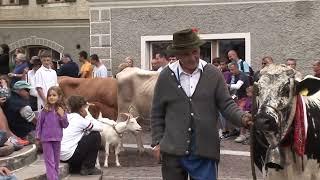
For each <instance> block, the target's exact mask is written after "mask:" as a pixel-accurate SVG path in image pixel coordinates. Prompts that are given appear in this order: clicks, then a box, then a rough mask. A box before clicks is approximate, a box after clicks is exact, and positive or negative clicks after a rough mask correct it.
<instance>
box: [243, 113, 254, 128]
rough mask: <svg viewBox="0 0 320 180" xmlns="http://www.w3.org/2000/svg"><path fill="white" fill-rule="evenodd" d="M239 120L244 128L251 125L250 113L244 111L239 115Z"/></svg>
mask: <svg viewBox="0 0 320 180" xmlns="http://www.w3.org/2000/svg"><path fill="white" fill-rule="evenodd" d="M241 122H242V125H243V126H244V127H245V128H247V129H248V128H250V127H251V126H252V125H253V120H252V115H251V114H250V113H245V114H244V115H243V116H242V117H241Z"/></svg>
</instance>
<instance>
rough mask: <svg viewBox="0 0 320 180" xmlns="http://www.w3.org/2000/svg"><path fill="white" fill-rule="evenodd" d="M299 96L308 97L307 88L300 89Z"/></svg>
mask: <svg viewBox="0 0 320 180" xmlns="http://www.w3.org/2000/svg"><path fill="white" fill-rule="evenodd" d="M299 94H300V95H301V96H308V94H309V90H308V88H304V89H302V90H301V91H300V92H299Z"/></svg>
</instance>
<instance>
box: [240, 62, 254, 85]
mask: <svg viewBox="0 0 320 180" xmlns="http://www.w3.org/2000/svg"><path fill="white" fill-rule="evenodd" d="M243 62H244V60H241V62H240V69H241V71H242V72H244V65H243ZM253 77H254V71H253V69H252V68H251V66H249V75H248V78H249V84H250V86H252V85H253V83H254V78H253Z"/></svg>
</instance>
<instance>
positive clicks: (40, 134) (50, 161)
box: [36, 86, 69, 180]
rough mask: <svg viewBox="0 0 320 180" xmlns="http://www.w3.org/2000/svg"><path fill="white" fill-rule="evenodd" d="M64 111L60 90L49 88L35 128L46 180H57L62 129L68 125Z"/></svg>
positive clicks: (54, 87) (55, 87)
mask: <svg viewBox="0 0 320 180" xmlns="http://www.w3.org/2000/svg"><path fill="white" fill-rule="evenodd" d="M65 110H66V106H65V103H64V101H63V93H62V90H61V89H60V88H59V87H57V86H53V87H51V88H49V90H48V95H47V102H46V105H45V107H44V109H43V110H42V111H41V113H40V115H39V118H38V122H37V128H36V133H37V134H36V138H37V139H38V140H40V142H41V143H42V148H43V157H44V161H45V164H46V170H47V179H48V180H58V179H59V176H58V174H59V161H60V143H61V139H62V128H66V127H67V126H68V124H69V123H68V120H67V115H66V112H65Z"/></svg>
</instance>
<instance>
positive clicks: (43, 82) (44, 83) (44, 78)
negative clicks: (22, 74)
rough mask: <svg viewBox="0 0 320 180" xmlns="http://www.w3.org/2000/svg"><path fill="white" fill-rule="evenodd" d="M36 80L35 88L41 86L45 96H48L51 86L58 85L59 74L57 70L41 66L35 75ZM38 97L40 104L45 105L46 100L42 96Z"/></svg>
mask: <svg viewBox="0 0 320 180" xmlns="http://www.w3.org/2000/svg"><path fill="white" fill-rule="evenodd" d="M34 82H35V88H37V87H41V88H42V91H43V94H44V96H45V97H47V92H48V90H49V88H50V87H52V86H57V85H58V76H57V73H56V71H55V70H53V69H48V68H46V67H44V66H41V67H40V68H39V69H38V70H37V72H36V74H35V76H34ZM38 99H40V104H41V105H42V106H43V105H44V103H45V102H43V101H42V99H41V98H40V97H39V98H38Z"/></svg>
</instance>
